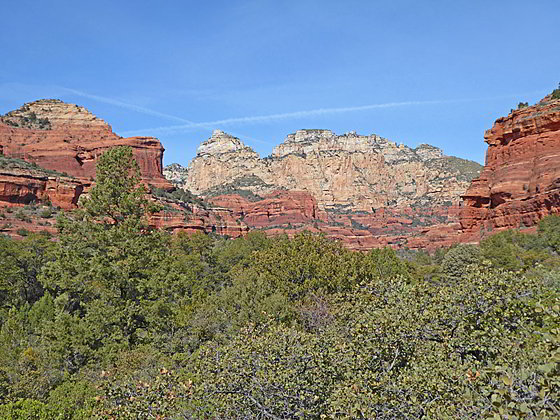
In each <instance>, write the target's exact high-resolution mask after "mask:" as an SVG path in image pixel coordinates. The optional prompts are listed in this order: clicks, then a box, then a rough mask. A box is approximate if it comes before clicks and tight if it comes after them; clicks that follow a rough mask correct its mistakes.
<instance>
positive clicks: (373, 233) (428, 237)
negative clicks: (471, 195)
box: [166, 130, 481, 250]
mask: <svg viewBox="0 0 560 420" xmlns="http://www.w3.org/2000/svg"><path fill="white" fill-rule="evenodd" d="M480 169H481V166H480V165H479V164H477V163H475V162H471V161H467V160H464V159H459V158H455V157H451V156H445V155H444V154H443V152H442V151H441V150H440V149H438V148H436V147H433V146H430V145H426V144H424V145H420V146H419V147H417V148H415V149H412V148H409V147H407V146H404V145H397V144H396V143H394V142H391V141H389V140H387V139H384V138H382V137H379V136H376V135H371V136H361V135H358V134H356V133H355V132H351V133H348V134H344V135H341V136H337V135H335V134H334V133H332V132H331V131H329V130H300V131H297V132H296V133H294V134H290V135H288V136H287V138H286V140H285V141H284V142H283V143H282V144H280V145H279V146H277V147H276V148H275V149H274V151H273V153H272V154H271V155H270V156H269V157H266V158H264V159H261V158H260V157H259V155H258V154H257V153H256V152H254V151H253V150H252V149H251V148H250V147H247V146H245V145H244V144H243V143H242V142H241V141H240V140H239V139H237V138H235V137H233V136H231V135H229V134H226V133H224V132H222V131H219V130H216V131H214V133H213V134H212V137H211V138H210V139H208V140H207V141H205V142H204V143H202V144H201V145H200V147H199V148H198V150H197V155H196V157H195V158H194V159H193V160H192V161H191V163H190V165H189V167H188V169H187V168H182V167H181V166H180V165H177V164H174V165H172V166H169V167H168V168H167V169H166V174H167V176H168V178H169V179H170V180H172V181H173V182H174V183H175V184H176V185H183V188H185V189H187V190H189V191H191V192H193V193H195V194H201V195H202V196H203V197H205V198H206V199H207V200H208V201H210V202H212V203H213V204H215V205H218V206H221V207H224V208H229V209H231V210H232V211H233V212H234V214H235V215H236V216H237V217H239V218H240V219H242V220H243V222H244V223H246V224H247V225H248V226H249V227H251V228H255V229H262V230H264V231H265V232H267V233H268V234H271V235H274V234H279V233H287V234H289V235H291V234H294V233H295V232H298V231H300V230H303V229H307V230H311V231H315V232H322V233H324V234H326V235H327V236H329V237H331V238H334V239H338V240H341V241H343V242H344V243H345V244H346V245H347V246H348V247H350V248H352V249H360V250H365V249H371V248H373V247H379V246H392V247H410V248H434V247H437V246H448V245H451V244H452V243H454V242H457V241H458V240H459V230H460V224H459V218H458V215H459V202H460V197H461V195H462V194H464V193H465V191H466V190H467V188H468V186H469V184H470V181H471V179H472V178H474V177H476V176H477V175H478V174H479V171H480Z"/></svg>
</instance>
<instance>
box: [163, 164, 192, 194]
mask: <svg viewBox="0 0 560 420" xmlns="http://www.w3.org/2000/svg"><path fill="white" fill-rule="evenodd" d="M188 173H189V171H188V169H187V168H185V167H184V166H181V165H179V164H178V163H172V164H171V165H167V166H165V167H164V168H163V176H164V177H165V179H167V180H168V181H169V182H171V183H172V184H173V186H174V187H176V188H181V189H184V188H185V183H186V182H187V176H188Z"/></svg>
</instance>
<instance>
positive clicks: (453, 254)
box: [441, 245, 480, 279]
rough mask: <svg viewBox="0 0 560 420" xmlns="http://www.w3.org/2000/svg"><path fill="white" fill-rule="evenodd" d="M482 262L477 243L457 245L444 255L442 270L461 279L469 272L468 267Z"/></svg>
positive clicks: (452, 277) (449, 276) (449, 275)
mask: <svg viewBox="0 0 560 420" xmlns="http://www.w3.org/2000/svg"><path fill="white" fill-rule="evenodd" d="M479 262H480V249H479V248H478V247H477V246H475V245H456V246H455V247H453V248H451V249H450V250H449V251H448V252H447V253H446V254H445V257H443V261H442V263H441V269H442V272H443V273H444V274H445V275H446V276H447V277H448V278H451V279H459V278H462V277H464V276H465V275H466V274H467V273H468V267H469V266H470V265H473V264H475V265H476V264H478V263H479Z"/></svg>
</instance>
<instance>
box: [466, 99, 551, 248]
mask: <svg viewBox="0 0 560 420" xmlns="http://www.w3.org/2000/svg"><path fill="white" fill-rule="evenodd" d="M484 138H485V141H486V143H488V151H487V153H486V164H485V166H484V169H483V171H482V173H481V174H480V177H479V178H477V179H475V180H473V182H472V185H471V186H470V188H469V189H468V190H467V192H466V193H465V194H464V200H465V206H464V208H463V211H462V213H461V226H462V228H463V229H464V230H465V232H466V233H471V234H472V235H473V237H476V236H477V235H480V234H481V233H482V234H485V233H489V232H494V231H496V230H502V229H508V228H519V227H521V228H524V227H531V226H533V225H535V224H536V223H537V222H538V221H539V220H540V219H541V218H542V217H544V216H545V215H547V214H551V213H558V212H559V210H560V100H558V99H556V100H553V99H552V97H551V96H547V97H545V98H544V99H543V100H541V101H540V102H539V103H537V104H536V105H533V106H530V107H525V108H521V109H517V110H512V112H511V113H510V114H509V115H508V116H507V117H502V118H499V119H498V120H496V122H495V123H494V126H493V127H492V128H491V129H490V130H488V131H486V133H485V135H484Z"/></svg>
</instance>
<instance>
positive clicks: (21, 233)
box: [16, 228, 29, 236]
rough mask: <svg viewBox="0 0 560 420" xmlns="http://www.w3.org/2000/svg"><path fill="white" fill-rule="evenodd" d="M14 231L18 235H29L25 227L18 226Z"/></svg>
mask: <svg viewBox="0 0 560 420" xmlns="http://www.w3.org/2000/svg"><path fill="white" fill-rule="evenodd" d="M16 233H17V234H18V235H19V236H27V235H29V231H28V230H27V229H25V228H19V229H18V230H16Z"/></svg>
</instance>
